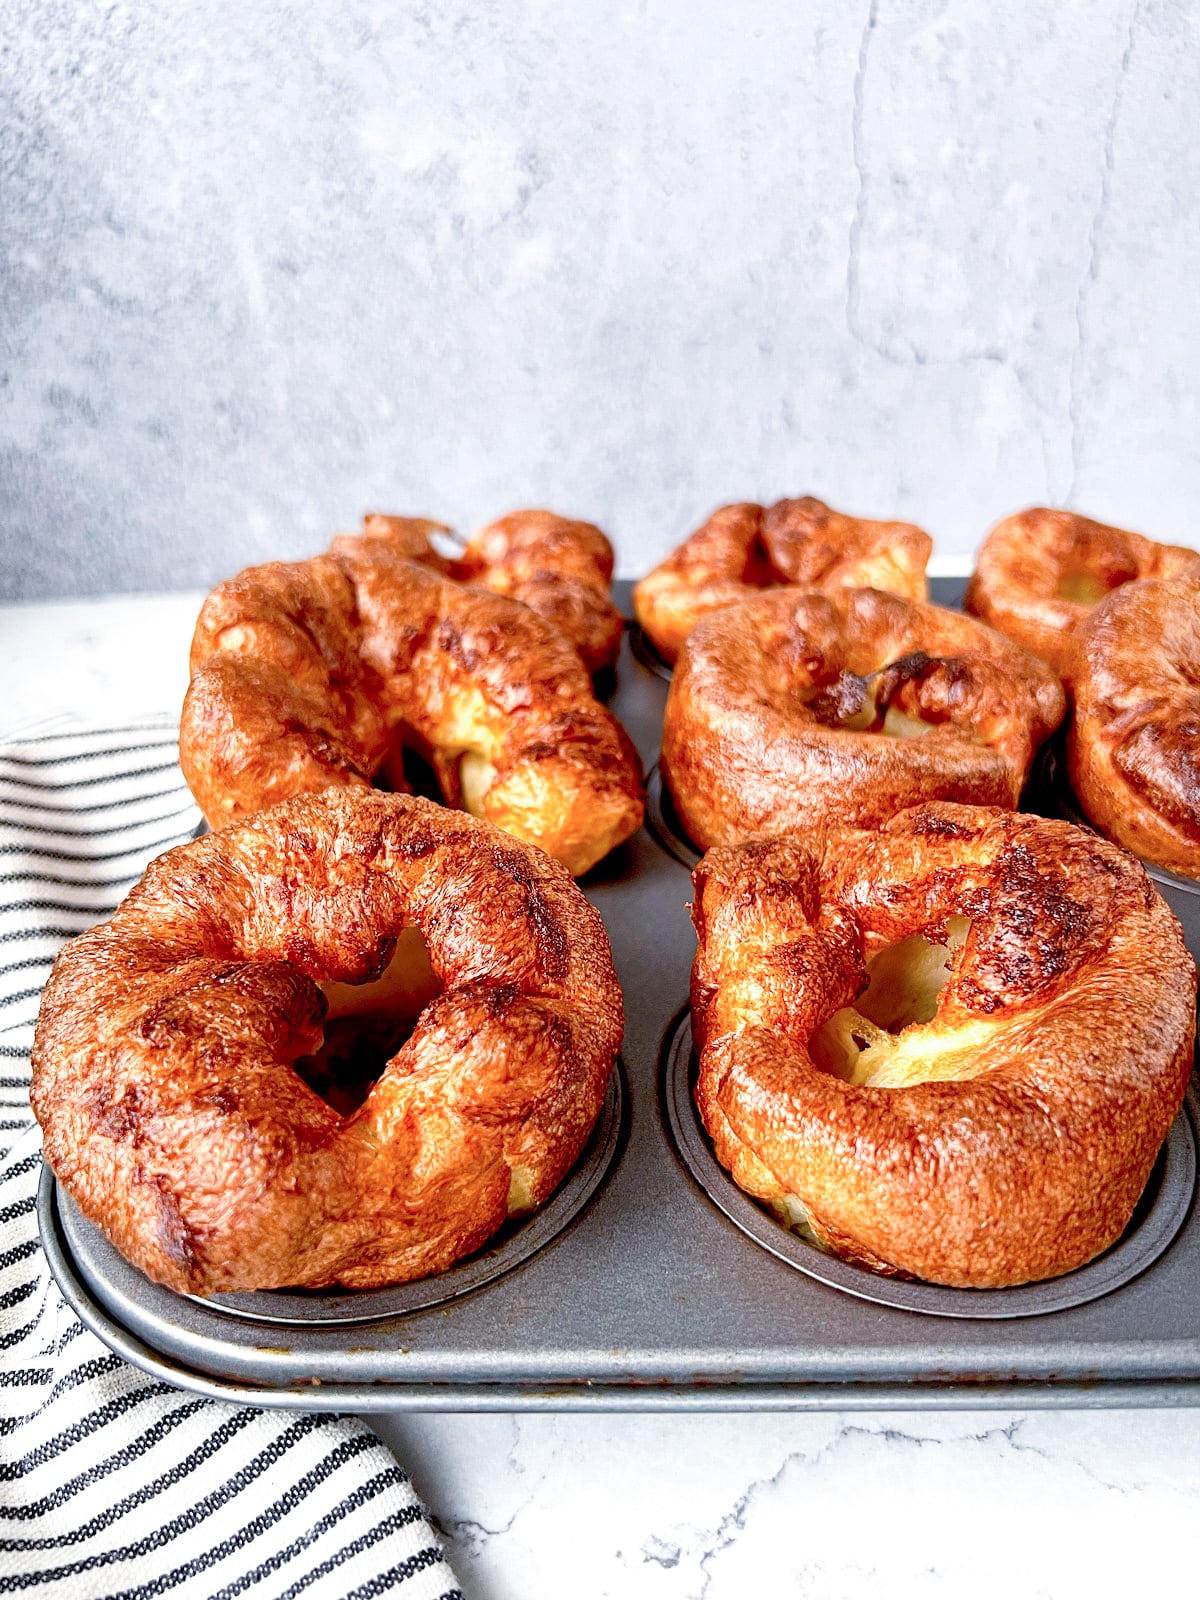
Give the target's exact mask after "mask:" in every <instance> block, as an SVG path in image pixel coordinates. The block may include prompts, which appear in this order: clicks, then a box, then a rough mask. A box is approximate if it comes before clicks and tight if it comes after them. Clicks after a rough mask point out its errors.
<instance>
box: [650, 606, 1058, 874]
mask: <svg viewBox="0 0 1200 1600" xmlns="http://www.w3.org/2000/svg"><path fill="white" fill-rule="evenodd" d="M1063 710H1064V699H1063V692H1062V687H1061V685H1060V684H1059V682H1058V680H1057V678H1055V677H1054V675H1053V674H1052V673H1051V672H1050V670H1049V669H1048V668H1047V667H1046V666H1044V665H1043V663H1042V662H1040V661H1038V660H1037V659H1036V658H1035V657H1033V656H1031V655H1028V654H1027V653H1026V652H1025V651H1024V650H1021V649H1019V648H1018V647H1017V646H1016V645H1014V644H1010V643H1009V641H1008V640H1007V639H1003V638H1001V636H1000V635H999V634H998V633H993V632H992V630H991V629H990V628H985V627H984V626H983V625H982V624H981V623H978V622H975V621H973V620H972V618H970V617H964V616H963V615H962V614H961V613H960V612H957V611H946V610H943V609H942V607H940V606H934V605H929V604H927V603H925V602H919V601H909V600H902V599H900V598H899V596H898V595H893V594H882V593H880V591H879V590H877V589H843V590H840V591H838V592H836V593H833V594H819V593H806V592H803V591H800V590H796V589H786V590H777V591H776V592H774V593H771V594H763V595H759V596H757V598H755V599H753V600H747V601H745V602H744V603H743V604H741V605H739V606H733V607H731V608H729V609H727V610H725V611H721V612H718V613H717V614H716V615H714V616H710V617H706V618H705V619H704V621H703V622H701V623H700V624H699V626H698V627H697V628H696V629H695V631H694V632H693V633H692V635H691V637H690V638H689V639H688V641H687V643H686V644H685V646H684V648H683V652H682V654H681V655H680V658H679V662H678V664H677V666H676V669H675V674H674V677H673V678H672V680H671V691H670V694H669V695H668V697H667V707H666V714H665V718H664V722H663V744H662V770H663V776H664V778H665V780H666V782H667V785H668V787H669V788H670V791H671V794H672V797H673V798H674V801H675V806H676V809H677V811H678V812H679V815H680V818H681V820H682V822H683V824H684V826H685V828H686V829H687V831H688V833H689V834H690V835H691V837H692V839H693V840H694V841H695V843H696V844H698V845H700V846H701V847H703V848H707V847H708V846H710V845H714V844H730V843H733V842H734V841H735V840H737V839H744V838H746V837H747V835H749V834H751V833H758V832H772V833H776V832H782V831H784V830H786V829H789V828H803V829H811V828H814V827H824V826H826V825H827V824H829V823H831V822H841V823H858V824H860V825H866V826H869V825H872V824H876V823H880V822H883V821H885V820H886V819H887V818H888V817H890V816H893V815H894V814H895V813H896V812H897V811H901V810H903V809H904V808H905V807H906V806H911V805H914V804H916V803H918V802H919V801H922V800H960V801H968V802H972V803H975V804H980V805H999V806H1015V805H1016V803H1017V800H1018V798H1019V796H1020V793H1021V788H1022V785H1023V783H1024V781H1025V776H1026V774H1027V772H1028V770H1029V765H1030V762H1031V761H1032V759H1033V755H1034V753H1035V751H1036V750H1037V747H1038V745H1039V744H1040V743H1041V741H1042V740H1043V739H1045V738H1046V737H1047V736H1048V735H1049V734H1050V733H1051V732H1053V730H1054V729H1055V728H1056V727H1057V726H1058V723H1059V722H1060V721H1061V720H1062V716H1063Z"/></svg>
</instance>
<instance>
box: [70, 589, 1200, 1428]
mask: <svg viewBox="0 0 1200 1600" xmlns="http://www.w3.org/2000/svg"><path fill="white" fill-rule="evenodd" d="M961 587H962V586H961V583H952V582H950V581H948V580H935V581H934V583H933V585H932V588H933V591H934V598H935V599H940V600H941V601H942V603H954V602H956V601H957V599H958V597H959V595H960V594H961ZM621 599H622V600H624V602H625V603H626V604H627V601H628V589H627V587H626V590H625V592H624V594H623V595H622V596H621ZM647 662H649V663H650V664H647ZM666 692H667V682H666V679H665V676H664V673H663V669H662V667H661V665H659V664H655V663H654V662H653V658H652V657H649V656H648V655H647V654H646V653H645V652H644V651H643V653H642V655H641V656H640V657H639V655H636V654H635V653H634V652H633V650H631V648H630V644H629V643H628V642H627V644H626V647H625V649H624V651H623V653H622V657H621V661H620V663H619V667H618V671H617V682H616V688H615V692H614V694H613V697H612V702H611V703H612V705H613V709H614V710H615V711H616V712H617V714H618V715H619V716H620V717H621V719H622V720H623V721H624V723H625V725H626V727H627V728H628V729H629V731H630V733H631V735H632V736H633V738H634V740H635V742H636V743H637V744H638V747H639V749H640V750H641V752H642V755H643V758H644V759H645V760H646V763H647V766H648V767H650V766H652V764H653V762H654V760H655V757H656V755H657V749H658V738H659V730H660V726H661V719H662V708H663V705H664V702H665V699H666ZM673 827H674V828H675V835H674V837H675V848H673V847H672V845H671V839H672V836H673V835H672V828H673ZM651 829H653V830H655V831H654V832H652V831H651ZM656 834H657V837H656ZM659 839H662V840H663V841H664V843H659ZM692 853H693V854H694V852H692ZM686 859H688V846H687V841H686V840H684V839H681V838H680V837H679V836H678V830H677V825H676V824H673V822H672V817H671V813H670V810H669V801H668V803H667V804H666V805H665V806H664V803H663V799H662V796H661V792H659V793H658V794H657V799H656V802H655V804H654V805H652V808H651V817H650V819H649V825H648V827H647V828H645V829H643V830H642V831H641V832H640V833H639V834H638V835H637V836H636V837H635V838H634V839H633V840H631V841H630V842H629V844H627V845H626V846H624V847H622V849H621V850H619V851H618V852H616V853H615V855H614V856H612V857H610V858H609V859H608V860H607V861H606V862H604V863H602V864H601V865H600V867H598V868H597V869H595V870H594V871H593V872H592V873H591V874H589V876H588V878H587V879H585V880H584V882H583V888H584V889H585V891H586V892H587V894H588V895H589V898H591V899H592V901H593V902H594V903H595V904H596V906H597V907H598V908H599V910H600V911H601V913H602V915H603V916H604V919H605V922H606V923H607V925H608V929H609V934H610V937H611V939H612V944H613V953H614V956H615V959H616V965H617V970H618V973H619V975H620V978H621V982H622V985H623V987H624V990H625V1000H626V1010H627V1026H626V1035H625V1043H624V1045H623V1048H622V1065H621V1069H620V1071H619V1072H618V1074H617V1077H616V1079H615V1080H614V1085H613V1088H612V1089H611V1091H610V1094H609V1097H608V1100H607V1101H606V1104H605V1108H604V1111H603V1113H602V1115H601V1119H600V1122H599V1124H598V1126H597V1129H596V1131H595V1133H594V1134H593V1136H592V1139H591V1141H590V1142H589V1145H588V1147H587V1149H586V1151H585V1153H584V1155H583V1157H582V1158H581V1161H580V1163H579V1164H578V1165H577V1166H576V1168H575V1169H574V1171H573V1173H572V1174H571V1176H570V1177H569V1178H568V1179H567V1181H566V1182H565V1184H564V1185H563V1187H562V1188H561V1189H560V1190H559V1192H558V1194H557V1195H555V1196H554V1197H553V1198H552V1200H551V1201H550V1202H549V1203H548V1205H547V1206H546V1207H545V1208H543V1210H542V1211H541V1212H539V1213H538V1214H537V1215H536V1216H535V1217H533V1218H531V1219H530V1220H529V1221H528V1222H526V1223H525V1224H523V1225H522V1226H521V1227H519V1228H515V1229H513V1230H512V1231H511V1232H509V1233H507V1234H506V1235H504V1236H502V1237H500V1238H499V1239H498V1240H496V1241H494V1242H493V1243H492V1244H491V1245H490V1246H489V1247H488V1248H487V1249H485V1250H484V1251H482V1252H480V1253H479V1254H478V1255H477V1256H475V1257H472V1258H471V1259H470V1260H468V1261H466V1262H463V1263H460V1264H459V1265H458V1266H457V1267H455V1268H453V1269H452V1270H451V1271H450V1272H447V1273H445V1274H443V1275H441V1276H440V1277H438V1278H435V1279H428V1280H424V1281H423V1282H419V1283H416V1284H409V1285H402V1286H400V1287H398V1288H395V1289H385V1290H376V1291H371V1292H369V1293H332V1294H330V1293H322V1294H284V1293H279V1294H276V1293H262V1294H244V1295H236V1296H226V1297H222V1298H221V1299H219V1300H214V1301H203V1300H198V1299H191V1298H189V1297H186V1296H181V1295H177V1294H175V1293H173V1292H172V1291H170V1290H167V1289H163V1288H160V1287H159V1286H158V1285H156V1284H152V1283H151V1282H150V1281H149V1280H148V1279H146V1278H144V1277H143V1276H142V1275H141V1274H140V1273H139V1272H137V1271H136V1269H134V1268H132V1267H130V1266H128V1264H127V1263H125V1262H124V1261H123V1260H122V1258H121V1257H120V1256H119V1255H118V1254H117V1253H116V1251H114V1250H113V1249H112V1247H111V1246H110V1245H109V1244H108V1243H107V1241H106V1240H105V1239H104V1238H103V1236H102V1235H101V1234H100V1233H99V1232H98V1231H97V1230H96V1229H95V1228H93V1227H92V1226H91V1225H90V1224H89V1223H87V1222H86V1221H85V1220H84V1219H83V1218H82V1217H81V1216H80V1214H79V1212H78V1211H77V1210H76V1209H75V1207H74V1206H73V1204H72V1203H71V1202H70V1200H69V1199H68V1198H67V1197H66V1196H65V1195H64V1194H63V1193H62V1192H61V1191H60V1190H59V1188H58V1186H57V1184H56V1183H55V1181H54V1179H53V1177H52V1175H51V1174H50V1173H49V1171H48V1170H47V1171H46V1173H45V1174H44V1176H43V1180H42V1186H41V1192H40V1196H39V1211H40V1218H41V1226H42V1237H43V1240H44V1242H45V1245H46V1250H47V1254H48V1256H49V1258H50V1263H51V1267H52V1270H53V1272H54V1275H55V1278H56V1279H57V1281H58V1283H59V1285H60V1287H61V1288H62V1290H63V1292H64V1293H65V1294H66V1296H67V1298H68V1299H69V1300H70V1301H71V1303H72V1304H73V1305H74V1307H75V1309H76V1310H77V1311H78V1313H79V1315H80V1316H81V1317H82V1319H83V1320H84V1322H86V1323H87V1324H88V1325H89V1327H91V1328H92V1329H93V1330H94V1331H95V1332H97V1333H98V1334H99V1335H100V1337H101V1338H102V1339H103V1340H104V1341H105V1342H106V1343H107V1344H108V1345H109V1346H110V1347H111V1348H113V1349H115V1350H117V1351H119V1352H120V1353H121V1354H123V1355H124V1356H126V1357H127V1358H128V1359H129V1360H131V1361H132V1362H134V1364H135V1365H137V1366H140V1367H142V1368H144V1369H146V1370H148V1371H152V1372H154V1373H156V1374H157V1375H159V1376H161V1377H163V1378H164V1379H165V1380H167V1381H169V1382H171V1383H174V1384H176V1385H178V1386H180V1387H182V1388H187V1389H192V1390H196V1391H199V1392H202V1393H208V1394H216V1395H221V1396H225V1397H232V1398H235V1399H243V1400H248V1401H253V1402H255V1403H256V1404H259V1405H273V1406H297V1407H302V1408H304V1409H307V1410H312V1409H316V1408H319V1409H330V1410H357V1411H387V1410H399V1409H414V1410H436V1409H443V1410H487V1409H494V1410H511V1409H547V1410H563V1409H590V1410H631V1409H654V1410H659V1409H662V1410H665V1409H688V1408H690V1409H721V1408H727V1409H734V1410H747V1409H756V1408H792V1409H802V1408H805V1409H808V1408H811V1409H818V1408H832V1409H850V1408H856V1407H859V1408H879V1407H897V1408H900V1407H904V1408H913V1407H939V1408H944V1407H952V1406H971V1407H979V1406H984V1405H1005V1406H1008V1405H1013V1404H1019V1405H1023V1406H1056V1405H1057V1406H1063V1405H1071V1406H1088V1405H1091V1406H1113V1405H1169V1404H1197V1403H1200V1213H1198V1208H1197V1206H1196V1204H1195V1188H1196V1149H1197V1138H1196V1127H1197V1116H1198V1107H1197V1100H1196V1085H1195V1082H1193V1087H1192V1090H1191V1092H1190V1093H1189V1098H1188V1105H1187V1106H1186V1107H1185V1110H1184V1112H1183V1113H1181V1116H1180V1118H1179V1120H1178V1122H1177V1123H1176V1126H1175V1128H1174V1129H1173V1131H1172V1134H1171V1136H1170V1138H1169V1140H1168V1142H1167V1145H1166V1146H1165V1147H1164V1151H1163V1153H1162V1155H1161V1157H1160V1159H1159V1162H1158V1165H1157V1166H1156V1168H1155V1173H1154V1176H1153V1177H1152V1179H1151V1182H1150V1185H1149V1186H1148V1189H1147V1192H1146V1195H1145V1197H1144V1199H1143V1201H1142V1204H1141V1206H1140V1207H1139V1209H1138V1212H1137V1214H1136V1216H1135V1218H1134V1220H1133V1222H1132V1223H1131V1225H1130V1228H1129V1229H1128V1230H1127V1232H1126V1234H1125V1236H1124V1238H1123V1239H1122V1240H1120V1241H1119V1242H1118V1244H1117V1245H1115V1246H1114V1247H1113V1249H1112V1250H1110V1251H1108V1252H1106V1254H1105V1255H1104V1256H1102V1257H1100V1258H1099V1260H1098V1261H1096V1262H1093V1263H1091V1264H1090V1265H1089V1266H1087V1267H1084V1268H1081V1269H1080V1271H1079V1272H1076V1273H1071V1274H1069V1275H1067V1276H1066V1277H1064V1278H1060V1279H1056V1280H1053V1281H1052V1282H1050V1283H1048V1284H1045V1285H1032V1286H1028V1287H1026V1288H1021V1289H1011V1290H993V1291H967V1290H960V1291H954V1290H943V1289H937V1288H935V1287H933V1286H930V1285H924V1284H913V1283H906V1282H899V1281H896V1280H889V1279H885V1278H878V1277H876V1276H874V1275H873V1274H870V1273H865V1272H863V1271H862V1270H861V1269H857V1268H853V1267H849V1266H847V1265H846V1264H845V1263H841V1262H838V1261H835V1260H833V1259H832V1258H830V1257H827V1256H823V1255H821V1254H820V1253H819V1252H818V1251H816V1250H815V1249H814V1248H813V1247H811V1246H810V1245H808V1244H807V1243H805V1242H804V1241H803V1240H802V1239H800V1238H799V1237H798V1236H796V1235H794V1234H792V1233H790V1232H788V1231H787V1230H786V1229H784V1227H783V1226H782V1224H780V1223H778V1222H776V1221H775V1220H774V1219H773V1218H772V1217H771V1216H770V1215H769V1214H768V1213H767V1212H766V1211H764V1210H762V1209H761V1208H759V1207H758V1206H757V1205H756V1204H755V1203H754V1202H753V1201H752V1200H750V1199H749V1198H748V1197H747V1196H745V1195H744V1194H742V1193H741V1191H739V1190H737V1189H736V1187H735V1186H734V1185H733V1184H732V1182H731V1181H730V1180H729V1178H728V1176H727V1174H725V1173H724V1171H723V1170H722V1169H721V1168H720V1167H719V1165H718V1164H717V1163H716V1161H715V1158H714V1157H713V1155H712V1152H711V1150H710V1149H709V1148H708V1146H707V1140H706V1139H705V1137H704V1134H703V1130H702V1128H701V1127H700V1124H699V1122H698V1119H697V1118H696V1115H695V1112H694V1111H693V1109H692V1104H691V1097H690V1079H691V1073H692V1058H691V1051H690V1048H689V1044H688V1022H687V1011H686V1000H687V990H688V977H689V973H690V968H691V961H692V954H693V951H694V948H695V943H694V938H693V935H692V930H691V924H690V920H689V916H688V904H689V900H690V892H691V886H690V883H689V880H688V873H687V870H686V867H685V864H684V862H685V860H686ZM1195 899H1196V906H1197V909H1198V910H1200V896H1196V897H1195ZM1172 903H1173V904H1174V903H1175V902H1174V901H1173V902H1172ZM1187 931H1188V935H1189V942H1190V943H1191V945H1192V949H1193V952H1195V951H1196V949H1197V948H1198V946H1200V940H1197V938H1196V937H1194V934H1200V917H1197V918H1196V919H1195V927H1194V928H1192V927H1189V928H1188V930H1187Z"/></svg>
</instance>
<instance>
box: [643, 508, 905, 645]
mask: <svg viewBox="0 0 1200 1600" xmlns="http://www.w3.org/2000/svg"><path fill="white" fill-rule="evenodd" d="M932 549H933V541H932V540H931V539H930V537H929V535H928V534H927V533H924V532H922V530H921V529H920V528H917V527H914V526H913V524H912V523H911V522H871V521H868V520H865V519H863V518H861V517H848V516H845V515H843V514H842V513H841V512H839V511H833V510H831V509H830V508H829V506H827V505H825V504H824V503H823V501H820V500H816V499H814V498H813V497H812V496H811V495H807V496H805V497H804V498H803V499H800V500H779V501H777V502H776V503H775V504H774V505H773V506H760V505H754V504H750V503H740V504H735V505H728V506H722V507H721V508H720V509H719V510H718V511H714V512H713V514H712V516H711V517H709V519H708V521H707V522H706V523H704V525H703V526H702V527H700V528H698V529H697V530H696V532H695V533H693V534H692V536H691V537H690V538H689V539H686V540H685V541H684V542H683V544H681V545H680V546H679V548H678V549H676V550H673V551H672V552H671V554H670V555H669V556H668V557H667V559H666V560H665V561H664V562H662V563H661V564H660V565H659V566H657V567H655V568H654V570H653V572H651V573H649V574H648V575H647V576H646V577H644V578H643V579H642V580H641V582H640V583H638V584H637V585H635V587H634V591H633V609H634V614H635V616H636V617H637V619H638V621H639V622H640V623H641V625H642V627H643V628H644V629H645V630H646V632H647V633H648V634H649V635H650V638H651V639H652V640H653V641H654V643H655V645H656V646H657V648H658V650H659V652H660V653H661V654H662V655H663V656H664V657H665V659H666V660H668V661H674V660H675V658H676V656H677V655H678V654H679V651H680V649H681V648H682V645H683V641H684V640H685V639H686V638H687V636H688V634H689V633H691V631H692V629H693V628H694V627H695V626H696V624H697V622H699V621H700V619H701V617H704V616H707V615H708V614H709V612H711V611H718V610H720V609H721V608H722V607H724V606H731V605H736V604H737V603H738V601H740V600H746V599H749V598H750V596H751V595H754V594H757V593H758V592H759V591H760V590H762V589H768V588H777V587H779V586H780V585H791V586H793V587H799V588H804V589H826V590H830V589H841V588H863V587H869V588H873V589H886V590H888V591H889V592H890V593H892V594H899V595H903V596H904V597H905V598H907V599H909V600H923V599H924V598H925V595H926V587H925V566H926V563H927V562H928V560H929V554H930V551H931V550H932Z"/></svg>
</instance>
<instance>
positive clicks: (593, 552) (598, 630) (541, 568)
mask: <svg viewBox="0 0 1200 1600" xmlns="http://www.w3.org/2000/svg"><path fill="white" fill-rule="evenodd" d="M612 575H613V551H612V545H611V544H609V542H608V540H607V538H606V537H605V536H604V534H603V533H602V532H601V531H600V529H599V528H597V527H596V526H595V525H594V524H593V523H590V522H577V521H574V520H572V519H570V518H568V517H560V516H558V515H557V514H556V513H555V512H553V511H513V512H510V514H509V515H508V516H507V517H501V518H500V519H499V521H497V522H492V523H489V524H488V526H487V527H486V528H480V530H479V532H478V533H476V534H474V535H473V536H472V538H471V539H470V541H469V542H468V544H467V546H466V549H465V550H464V551H463V553H462V555H461V557H460V558H459V559H458V561H456V562H455V564H454V576H455V577H456V578H458V579H459V580H460V582H463V583H480V584H483V585H485V586H486V587H487V588H489V589H494V590H495V591H496V593H497V594H508V595H512V597H513V599H514V600H520V601H523V602H524V604H525V605H527V606H531V607H532V608H533V610H534V611H536V612H538V613H539V615H541V616H543V617H545V619H546V621H547V622H550V623H552V624H553V625H554V626H555V627H556V628H558V629H559V630H560V631H561V632H562V633H565V634H566V636H567V638H568V639H570V641H571V643H572V644H573V645H574V646H575V648H576V650H578V652H579V654H580V657H581V658H582V660H583V664H584V666H586V667H587V669H588V671H589V672H599V671H600V670H601V668H603V667H610V666H611V665H612V664H613V662H614V661H615V660H616V659H617V654H618V652H619V651H620V648H621V634H622V631H623V629H624V623H623V622H622V620H621V613H620V612H619V611H618V610H617V608H616V606H614V605H613V603H612Z"/></svg>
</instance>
